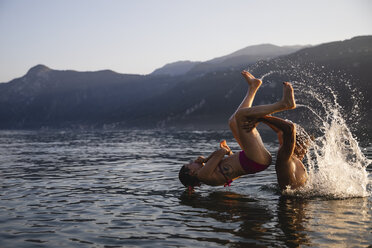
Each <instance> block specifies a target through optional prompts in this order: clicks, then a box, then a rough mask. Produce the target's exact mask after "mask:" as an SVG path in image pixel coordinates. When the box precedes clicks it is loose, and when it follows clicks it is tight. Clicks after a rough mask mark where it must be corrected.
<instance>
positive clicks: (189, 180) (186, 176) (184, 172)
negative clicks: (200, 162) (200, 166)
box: [178, 165, 200, 187]
mask: <svg viewBox="0 0 372 248" xmlns="http://www.w3.org/2000/svg"><path fill="white" fill-rule="evenodd" d="M178 178H179V179H180V181H181V183H182V184H183V185H184V186H185V187H195V186H200V181H199V179H198V178H197V177H196V176H192V175H190V169H189V168H187V167H186V165H184V166H182V168H181V169H180V172H179V173H178Z"/></svg>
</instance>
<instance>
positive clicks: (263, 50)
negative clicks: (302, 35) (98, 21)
mask: <svg viewBox="0 0 372 248" xmlns="http://www.w3.org/2000/svg"><path fill="white" fill-rule="evenodd" d="M304 47H308V46H282V47H280V46H275V45H272V44H262V45H254V46H248V47H245V48H243V49H240V50H238V51H235V52H233V53H231V54H228V55H225V56H222V57H217V58H214V59H211V60H208V61H205V62H191V61H178V62H174V63H169V64H166V65H165V66H163V67H161V68H159V69H156V70H155V71H154V72H153V73H152V74H153V75H171V76H175V75H178V76H179V75H184V74H204V73H208V72H212V71H217V70H227V69H230V68H234V67H236V66H240V65H244V64H245V65H249V64H253V63H256V62H257V61H259V60H265V59H270V58H275V57H278V56H281V55H287V54H290V53H293V52H295V51H298V50H300V49H301V48H304Z"/></svg>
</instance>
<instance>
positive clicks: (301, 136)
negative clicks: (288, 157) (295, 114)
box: [294, 124, 314, 156]
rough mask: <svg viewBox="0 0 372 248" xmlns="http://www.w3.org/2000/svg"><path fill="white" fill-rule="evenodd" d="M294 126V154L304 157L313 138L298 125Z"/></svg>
mask: <svg viewBox="0 0 372 248" xmlns="http://www.w3.org/2000/svg"><path fill="white" fill-rule="evenodd" d="M294 125H295V127H296V147H295V150H294V153H295V154H297V155H302V156H304V155H305V154H306V153H307V150H308V148H309V146H310V145H311V143H312V141H314V136H310V135H309V134H308V133H307V132H306V131H305V129H304V128H303V127H302V126H300V125H299V124H294ZM300 153H301V154H300Z"/></svg>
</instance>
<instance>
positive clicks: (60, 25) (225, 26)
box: [0, 0, 372, 82]
mask: <svg viewBox="0 0 372 248" xmlns="http://www.w3.org/2000/svg"><path fill="white" fill-rule="evenodd" d="M0 34H1V36H0V82H8V81H10V80H11V79H14V78H17V77H21V76H23V75H24V74H26V72H27V71H28V70H29V69H30V68H31V67H33V66H35V65H37V64H44V65H46V66H48V67H50V68H52V69H56V70H67V69H72V70H77V71H96V70H104V69H110V70H113V71H116V72H119V73H133V74H148V73H151V72H152V71H154V70H155V69H157V68H159V67H162V66H163V65H165V64H167V63H170V62H176V61H180V60H191V61H206V60H209V59H212V58H215V57H219V56H224V55H227V54H230V53H232V52H234V51H236V50H239V49H241V48H244V47H247V46H250V45H256V44H262V43H271V44H275V45H280V46H283V45H308V44H311V45H316V44H320V43H324V42H330V41H337V40H345V39H350V38H352V37H354V36H359V35H371V34H372V1H370V0H327V1H325V0H311V1H308V0H280V1H279V0H131V1H130V0H120V1H119V0H100V1H99V0H52V1H51V0H0Z"/></svg>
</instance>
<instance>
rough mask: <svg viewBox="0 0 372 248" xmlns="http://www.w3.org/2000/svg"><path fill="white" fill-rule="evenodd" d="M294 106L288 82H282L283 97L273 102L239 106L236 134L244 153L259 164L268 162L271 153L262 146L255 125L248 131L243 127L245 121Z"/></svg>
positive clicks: (290, 86) (236, 114) (291, 90)
mask: <svg viewBox="0 0 372 248" xmlns="http://www.w3.org/2000/svg"><path fill="white" fill-rule="evenodd" d="M295 107H296V104H295V100H294V95H293V88H292V85H291V84H290V83H283V98H282V99H281V100H280V101H279V102H276V103H274V104H268V105H261V106H254V107H247V108H244V107H243V108H240V109H238V110H237V112H236V113H235V116H234V118H235V120H236V129H237V136H238V139H239V141H240V143H239V144H240V146H241V147H242V149H243V150H244V152H245V155H246V156H247V157H248V158H249V159H251V160H253V161H255V162H257V163H260V164H268V163H270V162H271V155H270V153H269V152H268V151H267V150H266V148H265V147H264V144H263V142H262V140H261V137H260V135H259V133H258V131H257V129H256V128H255V127H253V128H252V130H251V131H250V132H247V130H246V129H244V125H245V124H246V123H247V121H252V120H256V119H258V118H261V117H264V116H266V115H269V114H273V113H276V112H279V111H284V110H288V109H294V108H295Z"/></svg>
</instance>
